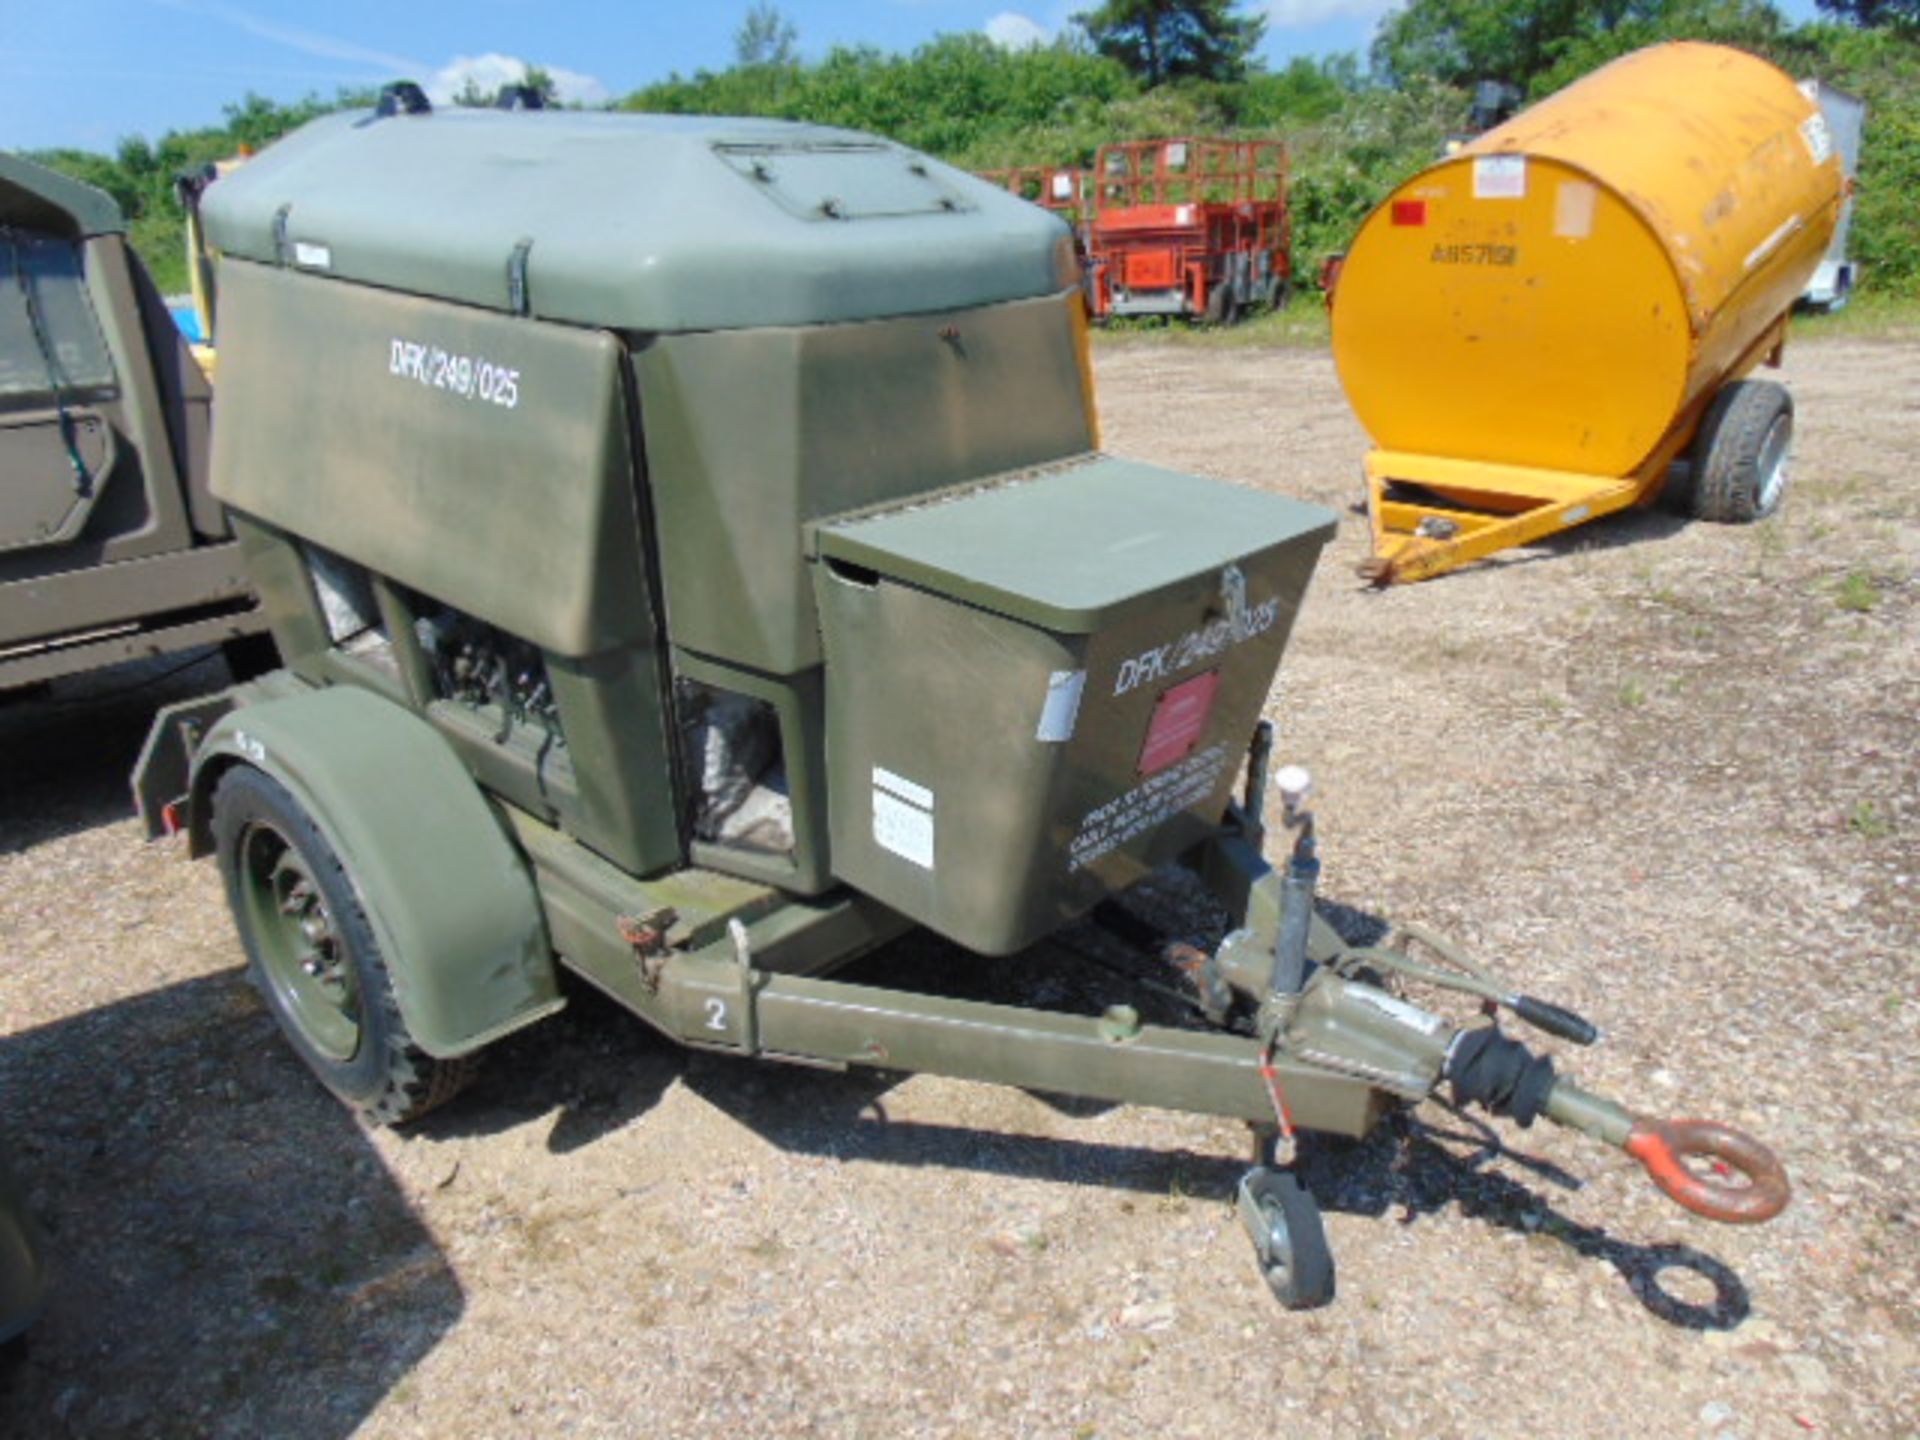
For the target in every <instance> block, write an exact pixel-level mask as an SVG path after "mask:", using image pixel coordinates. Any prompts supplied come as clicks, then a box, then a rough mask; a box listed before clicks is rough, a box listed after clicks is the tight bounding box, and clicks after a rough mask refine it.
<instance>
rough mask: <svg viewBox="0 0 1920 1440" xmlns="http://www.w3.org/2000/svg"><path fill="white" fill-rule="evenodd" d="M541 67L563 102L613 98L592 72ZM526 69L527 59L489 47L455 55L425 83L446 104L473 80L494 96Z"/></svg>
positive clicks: (600, 102) (433, 97) (430, 95)
mask: <svg viewBox="0 0 1920 1440" xmlns="http://www.w3.org/2000/svg"><path fill="white" fill-rule="evenodd" d="M534 63H535V64H539V62H538V61H535V62H534ZM540 68H541V69H542V70H544V71H546V72H547V74H549V75H551V76H552V77H553V86H554V93H555V97H556V98H557V99H558V100H559V101H560V103H561V104H563V105H604V104H606V103H607V101H608V100H609V99H611V98H612V96H611V95H610V94H609V93H608V91H607V87H606V86H605V85H603V84H601V83H600V81H599V80H597V79H595V78H594V77H593V76H591V75H582V74H581V73H580V72H579V71H578V70H566V69H563V68H561V67H560V66H558V65H540ZM526 73H527V62H526V61H525V60H521V59H518V58H516V57H515V56H512V55H501V54H499V53H497V52H495V51H488V52H487V53H486V54H485V55H456V56H454V57H453V59H451V60H449V61H448V62H447V63H446V64H445V65H443V66H441V67H440V68H439V69H438V70H436V71H434V72H433V75H432V77H431V78H430V79H428V80H426V81H425V82H424V84H425V88H426V92H427V98H428V99H429V100H431V101H433V103H434V104H436V105H445V104H446V103H447V102H448V101H450V100H452V99H453V97H454V96H456V95H458V94H459V93H460V92H461V91H463V90H465V89H466V88H467V85H468V84H469V82H471V84H472V85H473V87H474V89H476V90H478V91H479V92H480V93H481V94H482V95H487V96H491V95H493V94H494V93H495V92H496V91H498V90H499V88H500V87H501V86H502V85H516V84H518V83H519V82H520V81H521V80H522V79H523V78H525V76H526Z"/></svg>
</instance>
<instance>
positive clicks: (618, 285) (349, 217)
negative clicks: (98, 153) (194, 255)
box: [203, 110, 1075, 332]
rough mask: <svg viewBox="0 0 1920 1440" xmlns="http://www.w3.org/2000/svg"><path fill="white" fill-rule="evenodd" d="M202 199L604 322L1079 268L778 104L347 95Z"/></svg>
mask: <svg viewBox="0 0 1920 1440" xmlns="http://www.w3.org/2000/svg"><path fill="white" fill-rule="evenodd" d="M203 215H204V220H205V224H206V229H207V234H208V237H209V239H210V241H211V243H212V245H213V246H214V248H215V249H217V250H218V251H220V252H222V253H223V254H227V255H232V256H239V257H243V258H246V259H250V260H257V261H265V262H269V263H273V264H282V265H287V266H292V267H296V268H299V269H302V270H306V271H309V272H313V273H319V274H326V275H332V276H337V277H340V278H344V279H349V280H355V281H359V282H362V283H366V284H371V285H379V286H383V287H386V288H389V289H394V290H402V291H406V292H409V293H412V294H416V295H426V296H433V297H436V298H440V299H446V300H453V301H458V302H461V303H464V304H470V305H479V306H486V307H488V308H491V309H497V310H505V311H509V312H515V313H524V314H530V315H534V316H539V317H541V318H544V319H551V320H561V321H569V322H573V323H576V324H582V325H593V326H599V327H603V328H608V329H616V330H630V331H644V332H662V331H668V332H670V331H686V330H722V329H736V328H746V327H757V326H767V325H811V324H831V323H838V322H845V321H855V320H866V319H872V318H875V317H879V316H887V315H902V314H913V313H920V312H927V311H935V310H943V309H958V308H963V307H971V306H977V305H987V304H993V303H997V302H1000V301H1006V300H1015V299H1023V298H1028V297H1032V296H1038V295H1046V294H1052V293H1055V292H1058V291H1060V290H1062V289H1064V288H1066V287H1067V286H1069V285H1071V284H1072V283H1073V282H1074V279H1075V268H1074V262H1073V257H1072V247H1071V241H1070V239H1069V236H1068V233H1067V230H1066V227H1065V226H1064V225H1063V224H1062V223H1061V222H1060V221H1059V220H1058V219H1057V218H1056V217H1054V216H1051V215H1048V214H1046V213H1045V212H1044V211H1041V210H1038V209H1036V208H1035V207H1033V206H1031V205H1027V204H1024V203H1022V202H1021V201H1019V200H1017V199H1016V198H1014V197H1013V196H1011V195H1008V194H1007V193H1005V192H1004V191H1002V190H1000V189H998V188H996V187H995V186H992V185H989V184H987V183H986V182H984V181H981V180H977V179H975V178H974V177H972V176H970V175H967V174H965V173H964V172H962V171H959V170H955V169H953V168H951V167H950V166H946V165H942V164H940V163H939V162H938V161H935V160H931V159H929V158H927V157H926V156H923V155H920V154H918V153H917V152H915V151H912V150H908V149H906V148H904V147H903V146H899V145H895V144H893V143H892V142H890V141H886V140H881V139H877V138H875V137H872V136H867V135H861V134H857V133H855V132H852V131H847V130H838V129H831V128H827V127H823V126H815V125H803V124H796V123H793V122H788V121H777V120H741V119H715V118H711V117H706V116H665V115H619V114H581V113H576V112H562V111H490V110H449V111H443V112H439V113H431V114H419V115H409V114H395V115H391V116H384V117H383V116H380V115H377V114H375V113H374V112H372V111H346V112H341V113H339V114H335V115H329V116H325V117H323V118H321V119H318V120H315V121H313V122H312V123H311V124H309V125H307V126H305V127H303V128H302V129H300V130H299V131H297V132H295V133H294V134H293V135H290V136H288V137H287V138H286V139H284V140H281V141H280V142H278V143H277V144H275V145H273V146H271V147H270V148H269V149H267V150H266V151H265V152H264V153H263V154H262V155H261V156H260V157H259V158H258V159H256V160H254V161H252V162H251V163H249V164H248V165H246V166H244V167H242V168H241V169H239V170H237V171H236V172H235V173H233V174H231V175H229V176H227V177H226V178H224V179H223V180H221V182H220V183H219V184H218V185H215V186H214V187H212V188H211V189H210V190H209V191H208V193H207V197H206V200H205V202H204V208H203Z"/></svg>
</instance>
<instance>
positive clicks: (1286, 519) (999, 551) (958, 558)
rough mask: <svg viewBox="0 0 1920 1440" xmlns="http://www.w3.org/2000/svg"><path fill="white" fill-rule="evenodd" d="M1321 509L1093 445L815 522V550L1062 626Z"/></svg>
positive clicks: (1305, 521) (1296, 528)
mask: <svg viewBox="0 0 1920 1440" xmlns="http://www.w3.org/2000/svg"><path fill="white" fill-rule="evenodd" d="M1334 525H1335V517H1334V515H1333V512H1332V511H1329V510H1323V509H1321V508H1320V507H1319V506H1317V505H1306V504H1302V503H1301V502H1300V501H1298V500H1288V499H1285V498H1283V497H1281V496H1278V495H1268V494H1264V493H1262V492H1261V491H1258V490H1248V489H1244V488H1242V487H1241V486H1238V485H1230V484H1228V483H1226V482H1225V481H1222V480H1203V479H1201V478H1200V477H1199V476H1196V475H1183V474H1181V473H1179V472H1178V471H1174V470H1162V469H1160V468H1159V467H1158V466H1155V465H1142V464H1140V463H1139V462H1137V461H1133V460H1116V459H1114V458H1112V457H1111V456H1105V455H1094V456H1089V457H1087V458H1085V459H1082V460H1077V461H1073V462H1071V463H1069V464H1067V465H1063V466H1058V467H1053V468H1049V469H1045V470H1038V471H1031V472H1027V473H1023V474H1021V475H1018V476H1013V477H1010V478H1007V479H1005V480H1002V481H999V482H997V483H989V484H988V485H986V486H983V487H977V488H974V489H970V490H966V491H962V492H959V493H957V494H953V495H949V496H945V497H942V498H940V499H936V500H933V501H931V502H926V501H922V502H920V503H915V504H908V505H904V506H901V507H899V508H897V509H892V510H886V511H882V512H880V513H878V514H868V515H864V516H855V517H851V518H848V519H845V520H839V521H829V522H825V523H823V524H821V525H820V526H819V527H817V528H816V530H815V532H814V536H815V538H814V548H815V551H816V553H818V554H819V555H821V556H823V557H825V558H827V559H828V560H833V561H838V562H840V563H841V564H842V565H852V566H855V567H858V568H860V569H864V570H871V571H875V572H877V573H878V574H881V575H885V576H887V577H888V578H890V579H894V580H901V581H905V582H907V583H909V584H913V585H919V586H922V587H924V588H926V589H929V590H933V591H936V592H938V593H939V594H942V595H947V596H950V597H952V598H953V599H955V600H960V601H964V602H965V603H967V604H970V605H977V606H979V607H980V608H982V609H984V610H992V611H994V612H996V613H998V614H1002V615H1008V616H1011V617H1012V618H1014V619H1016V620H1022V621H1025V622H1026V623H1028V624H1031V625H1038V626H1040V627H1041V628H1043V629H1046V630H1051V631H1054V632H1055V633H1057V634H1065V635H1088V634H1092V633H1093V632H1094V631H1096V630H1099V629H1101V628H1102V626H1103V625H1104V624H1105V623H1106V621H1107V620H1108V619H1109V618H1110V616H1111V615H1112V614H1113V612H1115V611H1116V610H1118V609H1119V607H1121V606H1122V605H1125V604H1126V603H1127V602H1128V601H1131V600H1134V599H1137V598H1138V597H1140V596H1142V595H1147V594H1151V593H1153V592H1155V591H1158V590H1163V589H1165V588H1167V587H1168V586H1171V585H1177V584H1179V583H1180V582H1182V581H1185V580H1191V579H1192V578H1194V577H1195V576H1199V575H1213V574H1217V573H1218V572H1219V571H1220V570H1222V569H1224V568H1225V567H1226V566H1228V565H1232V564H1235V563H1238V562H1241V561H1244V560H1246V559H1249V558H1250V557H1252V556H1255V555H1259V554H1262V553H1264V552H1266V551H1268V550H1272V549H1275V548H1278V547H1280V546H1283V545H1287V544H1290V543H1292V542H1295V541H1302V540H1308V541H1312V542H1313V543H1314V544H1315V545H1316V546H1317V545H1319V544H1322V543H1324V542H1325V541H1326V540H1327V539H1328V538H1329V537H1330V536H1331V535H1332V534H1333V530H1334Z"/></svg>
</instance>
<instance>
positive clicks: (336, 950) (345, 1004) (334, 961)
mask: <svg viewBox="0 0 1920 1440" xmlns="http://www.w3.org/2000/svg"><path fill="white" fill-rule="evenodd" d="M239 850H240V858H241V866H240V882H241V888H242V890H243V892H244V893H243V895H242V897H241V898H242V903H243V904H244V906H245V908H246V913H247V916H248V919H249V922H250V924H249V929H250V930H251V932H252V936H253V939H254V943H255V947H256V950H257V952H258V954H257V958H258V960H259V963H260V969H261V972H262V974H263V976H264V978H265V980H266V982H267V983H268V984H269V985H271V986H272V987H273V989H274V993H275V995H276V997H277V998H278V1000H279V1001H280V1003H281V1005H282V1006H283V1007H284V1009H285V1011H286V1013H287V1014H288V1016H289V1017H290V1018H291V1019H292V1020H293V1021H294V1023H295V1024H297V1025H298V1026H299V1028H300V1032H301V1034H302V1036H303V1037H304V1038H305V1039H306V1040H307V1042H308V1043H310V1044H311V1045H313V1047H314V1048H315V1049H317V1050H319V1051H320V1052H321V1053H322V1054H324V1055H326V1056H327V1057H328V1058H330V1059H334V1060H343V1061H344V1060H351V1059H352V1058H353V1056H354V1055H355V1054H356V1053H357V1052H358V1050H359V1048H360V1024H361V1014H360V989H359V985H358V982H357V981H356V979H355V973H354V968H353V965H352V962H351V957H350V956H349V954H348V951H347V947H346V945H345V944H344V943H343V941H342V939H341V937H340V935H339V932H338V931H337V930H336V928H335V925H334V918H333V914H332V911H331V910H330V909H329V908H328V905H327V902H326V897H325V896H324V895H323V894H322V893H321V891H320V887H319V886H318V885H317V884H316V883H315V881H314V878H313V875H312V874H311V872H310V871H309V870H308V868H307V862H306V860H305V858H304V857H303V856H302V855H301V854H300V852H299V851H298V850H297V849H296V848H294V846H293V844H292V843H291V842H290V841H289V840H288V839H287V837H286V836H285V835H283V834H281V833H280V831H279V830H278V829H276V828H275V827H274V826H272V825H269V824H266V823H264V822H262V823H257V824H255V825H253V826H251V827H249V829H248V830H247V832H246V833H245V834H244V835H243V836H242V837H241V841H240V847H239Z"/></svg>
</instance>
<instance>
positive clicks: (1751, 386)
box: [1687, 380, 1793, 525]
mask: <svg viewBox="0 0 1920 1440" xmlns="http://www.w3.org/2000/svg"><path fill="white" fill-rule="evenodd" d="M1792 448H1793V396H1792V395H1791V394H1789V393H1788V391H1787V387H1786V386H1784V385H1779V384H1776V383H1775V382H1773V381H1771V380H1736V381H1734V382H1733V384H1731V385H1729V386H1727V387H1726V388H1725V389H1723V390H1722V391H1721V392H1720V393H1719V395H1717V396H1716V397H1714V401H1713V404H1712V406H1711V407H1709V408H1708V410H1707V417H1706V419H1705V420H1704V421H1702V422H1701V425H1700V433H1699V435H1698V436H1696V437H1695V439H1694V442H1693V465H1692V472H1693V473H1692V475H1691V476H1690V477H1689V481H1688V487H1687V488H1688V490H1689V491H1690V492H1691V494H1690V496H1689V500H1690V506H1689V508H1691V510H1692V511H1693V513H1694V515H1695V516H1697V517H1698V518H1699V519H1702V520H1715V521H1718V522H1720V523H1722V524H1730V525H1746V524H1750V523H1752V522H1753V521H1755V520H1764V519H1766V518H1767V516H1769V515H1771V514H1773V512H1774V511H1775V510H1778V509H1779V508H1780V501H1781V498H1782V497H1783V496H1784V495H1785V494H1786V492H1787V461H1788V457H1789V453H1790V452H1791V450H1792Z"/></svg>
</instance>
